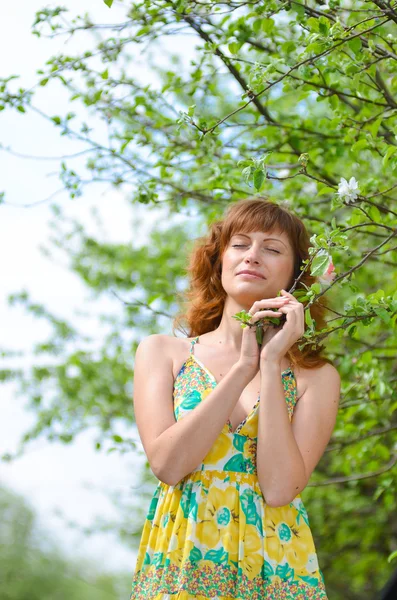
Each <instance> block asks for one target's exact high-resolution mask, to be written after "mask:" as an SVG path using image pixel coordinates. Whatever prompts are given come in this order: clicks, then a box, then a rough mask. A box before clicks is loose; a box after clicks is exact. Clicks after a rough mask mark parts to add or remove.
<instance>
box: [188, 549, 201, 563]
mask: <svg viewBox="0 0 397 600" xmlns="http://www.w3.org/2000/svg"><path fill="white" fill-rule="evenodd" d="M189 558H190V560H191V561H192V562H196V561H197V560H201V559H202V558H203V553H202V552H201V550H200V548H196V546H194V547H193V548H192V549H191V550H190V554H189Z"/></svg>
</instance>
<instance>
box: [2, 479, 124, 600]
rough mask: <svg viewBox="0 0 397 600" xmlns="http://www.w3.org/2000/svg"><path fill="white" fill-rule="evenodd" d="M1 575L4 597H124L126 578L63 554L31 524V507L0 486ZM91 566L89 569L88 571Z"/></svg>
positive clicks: (38, 599) (16, 599) (12, 599)
mask: <svg viewBox="0 0 397 600" xmlns="http://www.w3.org/2000/svg"><path fill="white" fill-rule="evenodd" d="M0 514H1V520H0V538H1V544H0V573H1V575H2V578H1V579H2V583H1V597H2V599H3V600H23V599H24V598H31V599H32V600H53V599H54V598H59V600H81V599H82V598H84V600H94V599H95V600H111V599H112V600H115V599H116V598H120V600H121V598H122V597H123V594H124V597H125V594H126V590H128V587H127V585H126V583H127V578H126V577H125V576H123V577H121V576H112V575H109V574H106V573H104V572H103V570H102V573H101V574H100V575H99V574H97V573H95V572H93V571H94V570H95V569H94V568H93V565H88V564H86V565H82V564H81V563H80V564H77V563H75V562H72V561H70V560H67V559H66V558H64V557H63V556H62V555H61V553H60V551H59V549H58V548H57V547H56V546H55V544H54V543H53V541H52V540H51V539H49V538H48V537H47V535H46V534H45V532H44V531H42V530H40V529H39V528H38V526H37V524H36V517H35V515H34V513H33V511H32V509H31V508H30V507H29V506H27V505H26V504H25V502H24V500H22V498H20V497H19V496H17V495H16V494H14V493H12V492H10V491H9V490H7V489H6V488H4V487H0ZM89 567H90V571H91V573H90V574H89V573H88V568H89Z"/></svg>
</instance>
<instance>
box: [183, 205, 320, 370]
mask: <svg viewBox="0 0 397 600" xmlns="http://www.w3.org/2000/svg"><path fill="white" fill-rule="evenodd" d="M259 230H260V231H264V232H271V231H276V230H277V231H281V232H285V233H286V234H287V236H288V238H289V241H290V244H291V246H292V249H293V251H294V255H295V264H294V273H293V276H292V279H291V281H290V282H289V286H288V287H287V290H289V289H290V288H291V287H292V285H293V283H294V281H295V280H296V279H297V278H298V277H299V275H300V273H301V270H300V267H301V265H302V264H303V263H302V261H303V260H306V259H308V258H309V252H308V249H309V246H310V237H309V233H308V231H307V229H306V227H305V225H304V223H303V222H302V221H301V220H300V219H299V217H297V216H296V215H295V214H293V213H292V212H290V211H289V210H288V209H287V208H285V207H283V206H280V205H279V204H276V203H275V202H272V201H270V200H268V199H267V198H266V199H265V198H248V199H243V200H239V201H238V202H235V203H233V204H231V205H230V206H229V207H228V209H227V211H226V213H225V215H224V218H223V219H222V220H220V221H216V222H214V223H212V225H210V227H209V231H208V233H207V235H205V236H203V237H200V238H197V239H196V240H195V243H194V245H193V248H192V251H191V253H190V256H189V260H188V267H187V270H186V273H187V276H188V280H189V286H188V289H187V290H186V291H185V292H184V293H183V294H179V295H178V296H179V299H180V303H181V305H182V306H183V305H185V308H184V309H183V310H181V312H179V313H178V314H177V316H176V317H175V319H174V321H173V333H174V335H175V330H176V329H177V330H182V331H184V332H185V333H187V336H188V337H194V336H197V335H202V334H204V333H208V332H210V331H213V330H214V329H216V328H217V327H218V326H219V324H220V322H221V318H222V313H223V309H224V305H225V299H226V292H225V290H224V289H223V286H222V283H221V271H222V257H223V253H224V251H225V249H226V248H227V246H228V244H229V241H230V239H231V237H232V236H233V235H234V233H235V232H237V231H238V232H241V233H249V232H252V231H259ZM314 282H315V278H314V277H313V276H312V275H310V273H309V272H308V271H305V273H304V274H303V275H302V277H301V279H300V280H299V282H298V284H297V286H296V290H299V289H303V290H305V289H306V288H305V286H307V287H309V286H310V285H312V284H313V283H314ZM303 284H304V285H303ZM306 304H307V301H306V302H303V305H304V306H305V305H306ZM327 308H328V305H327V304H326V302H325V300H324V297H322V303H321V304H319V303H318V302H315V303H314V304H312V306H311V307H310V308H309V310H310V314H311V316H312V318H313V319H314V320H315V322H316V330H319V329H323V328H324V327H325V326H326V321H325V317H324V313H325V311H326V309H327ZM183 324H186V325H187V328H186V327H185V326H184V325H183ZM305 328H306V324H305ZM299 343H300V342H299V340H298V341H297V342H295V344H294V345H293V346H292V347H291V348H290V349H289V350H288V352H287V353H286V357H287V358H288V360H289V361H290V363H291V364H292V366H293V367H294V366H302V367H304V368H308V369H312V368H317V367H319V366H322V365H323V364H324V363H327V362H328V363H330V364H332V361H331V360H330V359H329V358H326V357H324V356H321V352H322V351H323V350H324V348H323V346H321V345H320V346H317V348H315V349H313V348H312V347H311V346H310V344H308V345H306V346H305V348H303V349H302V350H299V348H298V345H299Z"/></svg>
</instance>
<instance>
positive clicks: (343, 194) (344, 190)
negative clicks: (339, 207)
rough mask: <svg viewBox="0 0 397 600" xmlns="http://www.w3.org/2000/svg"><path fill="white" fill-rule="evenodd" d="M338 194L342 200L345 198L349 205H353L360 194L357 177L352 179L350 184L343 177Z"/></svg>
mask: <svg viewBox="0 0 397 600" xmlns="http://www.w3.org/2000/svg"><path fill="white" fill-rule="evenodd" d="M336 193H337V194H339V197H340V198H341V199H343V198H345V200H346V202H347V203H348V204H352V203H353V202H354V201H355V199H356V198H357V195H358V194H359V193H360V190H359V189H358V182H357V181H356V179H355V177H350V179H349V182H347V181H346V179H345V178H344V177H341V180H340V183H339V185H338V191H337V192H336Z"/></svg>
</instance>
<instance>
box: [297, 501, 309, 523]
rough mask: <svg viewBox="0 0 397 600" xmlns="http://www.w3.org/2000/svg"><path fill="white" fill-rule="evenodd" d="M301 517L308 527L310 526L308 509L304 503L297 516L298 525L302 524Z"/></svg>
mask: <svg viewBox="0 0 397 600" xmlns="http://www.w3.org/2000/svg"><path fill="white" fill-rule="evenodd" d="M301 517H302V518H303V520H304V522H305V523H306V525H308V526H309V517H308V515H307V512H306V508H305V507H304V505H303V503H302V504H301V505H300V506H299V508H298V514H297V515H296V522H297V524H298V525H299V524H300V520H301Z"/></svg>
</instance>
